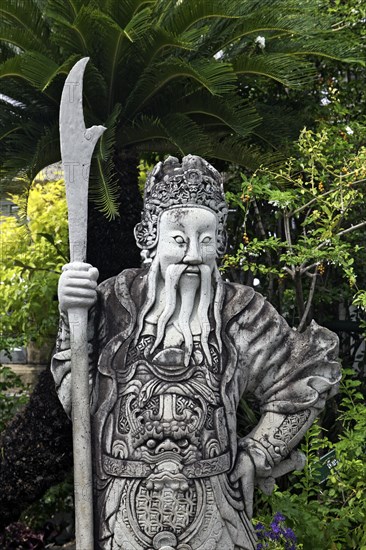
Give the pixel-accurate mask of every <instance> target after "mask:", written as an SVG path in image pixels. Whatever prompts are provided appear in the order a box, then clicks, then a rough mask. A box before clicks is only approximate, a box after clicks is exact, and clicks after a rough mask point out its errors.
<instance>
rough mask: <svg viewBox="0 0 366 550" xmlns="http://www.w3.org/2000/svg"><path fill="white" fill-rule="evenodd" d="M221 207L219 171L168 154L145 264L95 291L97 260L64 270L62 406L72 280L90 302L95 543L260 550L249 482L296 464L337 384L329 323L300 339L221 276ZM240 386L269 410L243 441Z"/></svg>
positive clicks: (149, 197) (152, 204)
mask: <svg viewBox="0 0 366 550" xmlns="http://www.w3.org/2000/svg"><path fill="white" fill-rule="evenodd" d="M226 213H227V208H226V204H225V201H224V195H223V187H222V181H221V177H220V175H219V174H218V172H216V170H215V169H214V168H213V167H212V166H210V165H209V164H208V163H207V162H206V161H204V160H203V159H201V158H199V157H194V156H191V155H189V156H188V157H185V158H184V159H183V160H182V164H180V163H179V162H178V160H177V159H175V158H173V157H169V158H168V159H167V160H166V161H165V163H159V164H158V165H157V167H155V169H154V171H153V172H152V174H151V176H150V177H149V179H148V182H147V186H146V192H145V201H144V212H143V215H142V221H141V224H139V225H138V226H137V228H136V239H137V242H138V244H139V246H140V247H141V249H142V257H143V258H144V260H145V265H144V267H143V268H141V269H128V270H125V271H123V272H122V273H121V274H120V275H118V276H117V277H113V278H111V279H108V280H107V281H105V282H103V283H102V284H100V285H99V286H98V287H97V289H96V291H95V299H94V298H93V296H94V295H93V292H94V291H93V288H94V285H93V284H92V283H91V281H92V280H94V279H95V273H94V272H92V270H91V269H89V270H88V269H86V268H85V267H84V269H80V271H78V269H79V268H78V265H73V264H69V266H68V267H67V269H65V271H64V273H63V276H62V277H61V281H60V308H61V322H60V332H59V337H58V342H57V350H56V353H55V355H54V357H53V361H52V372H53V375H54V379H55V383H56V387H57V391H58V395H59V398H60V400H61V402H62V404H63V406H64V408H65V410H66V411H67V412H68V413H69V414H70V411H71V407H72V404H71V397H70V395H71V393H70V384H71V376H70V344H69V340H70V335H69V324H68V319H67V307H66V306H65V304H66V303H67V299H68V298H67V296H69V295H70V292H71V294H72V292H74V294H73V295H75V292H76V291H75V288H78V290H77V292H76V294H77V296H78V297H79V298H78V300H79V302H78V307H85V308H90V310H89V321H88V338H89V344H88V352H89V379H90V407H91V422H92V438H93V470H94V473H93V476H94V495H95V498H94V513H95V523H96V527H95V543H94V547H95V548H98V549H100V550H107V549H108V550H117V549H118V550H143V549H144V550H152V549H155V550H159V549H160V550H170V549H173V548H176V549H177V550H213V549H216V548H217V549H221V548H225V549H226V550H234V549H245V550H252V549H254V548H256V536H255V533H254V529H253V527H252V524H251V521H250V519H251V515H252V501H253V491H254V487H255V485H258V486H259V488H261V489H262V490H263V491H264V492H266V493H267V494H268V493H270V492H271V490H272V489H273V485H274V479H275V478H276V477H278V476H280V475H283V474H285V473H287V472H288V471H291V470H293V469H295V468H301V467H303V459H302V456H301V454H300V453H299V452H298V451H294V450H293V449H294V448H295V447H296V445H297V444H298V443H299V441H300V439H301V438H302V436H303V435H304V433H305V432H306V430H307V429H308V428H309V426H310V425H311V424H312V422H313V421H314V419H315V418H316V416H317V415H318V413H319V411H320V410H321V409H322V408H323V407H324V404H325V401H326V399H328V398H329V397H330V396H332V395H334V394H335V393H336V391H337V388H338V382H339V380H340V365H339V363H338V341H337V337H336V336H335V335H334V334H333V333H332V332H330V331H329V330H327V329H325V328H322V327H320V326H318V325H317V324H316V323H315V322H312V323H311V325H310V326H309V327H308V328H307V330H306V331H305V332H303V333H298V332H296V331H294V330H293V329H291V328H290V327H289V326H288V324H287V323H286V321H285V320H284V319H283V318H282V317H281V316H280V315H279V314H278V313H277V312H276V310H275V309H274V308H273V307H272V306H271V305H270V304H269V303H268V302H267V301H266V300H265V299H264V298H263V296H261V295H260V294H258V293H256V292H255V291H254V290H253V289H252V288H250V287H245V286H241V285H237V284H233V283H228V282H224V281H223V280H222V279H221V277H220V274H219V272H218V268H217V264H216V261H217V258H218V257H219V255H220V254H222V253H223V252H224V249H225V242H226V234H225V220H226ZM89 272H90V273H91V274H90V276H89V275H88V274H89ZM75 273H77V275H75ZM78 273H79V275H78ZM88 277H89V279H88ZM80 278H82V280H83V281H89V282H85V283H82V284H81V283H80ZM75 281H76V282H75ZM88 285H89V286H88ZM86 287H88V293H87V297H86V298H85V300H84V298H83V292H84V293H85V288H86ZM70 289H71V290H70ZM83 289H84V290H83ZM83 300H84V301H83ZM92 302H95V303H94V305H92V306H91V303H92ZM90 306H91V307H90ZM247 394H251V395H252V396H254V398H255V399H256V401H257V402H258V406H259V407H260V411H261V414H262V416H261V419H260V421H259V423H258V425H257V426H256V427H255V428H254V429H253V430H252V431H251V432H250V433H248V434H246V435H245V437H243V438H240V439H239V438H238V436H237V432H236V410H237V407H238V404H239V400H240V398H241V397H242V396H243V395H244V396H245V395H247Z"/></svg>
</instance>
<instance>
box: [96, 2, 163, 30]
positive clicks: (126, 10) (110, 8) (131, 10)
mask: <svg viewBox="0 0 366 550" xmlns="http://www.w3.org/2000/svg"><path fill="white" fill-rule="evenodd" d="M155 2H156V0H123V2H121V0H98V5H99V8H100V10H102V11H103V12H105V13H107V14H108V15H110V16H111V17H112V18H113V19H114V21H115V22H116V23H117V24H118V25H119V26H120V27H121V28H124V27H126V26H127V25H128V24H129V22H130V21H131V20H132V19H134V17H135V16H136V15H137V14H138V13H139V11H141V8H143V7H144V6H145V7H149V6H150V5H154V4H155Z"/></svg>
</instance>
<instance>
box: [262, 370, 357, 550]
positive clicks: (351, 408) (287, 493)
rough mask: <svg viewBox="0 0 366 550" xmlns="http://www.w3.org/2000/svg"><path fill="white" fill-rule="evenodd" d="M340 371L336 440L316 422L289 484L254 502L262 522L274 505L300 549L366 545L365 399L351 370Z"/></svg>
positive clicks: (330, 549)
mask: <svg viewBox="0 0 366 550" xmlns="http://www.w3.org/2000/svg"><path fill="white" fill-rule="evenodd" d="M344 374H345V378H344V380H343V382H342V387H341V396H342V401H341V405H340V414H339V417H338V422H341V423H342V426H343V430H342V433H341V434H340V435H339V438H338V441H337V442H335V443H332V442H331V441H330V439H329V437H328V435H327V434H326V433H325V431H324V429H322V428H321V427H320V425H319V423H315V424H314V425H313V426H312V428H311V429H310V430H309V431H308V433H307V434H306V436H305V440H304V443H303V445H302V447H301V450H302V452H304V453H305V455H306V458H307V463H306V466H305V468H304V470H303V471H302V472H294V473H293V474H292V476H291V486H290V488H289V489H287V490H284V491H281V492H280V491H279V490H275V492H274V494H273V495H272V496H271V497H264V496H263V497H260V500H259V502H258V508H260V509H261V514H263V505H264V509H265V511H266V512H267V514H264V515H263V516H259V517H257V519H261V518H262V517H263V519H264V521H266V520H268V514H269V513H270V510H271V511H272V513H273V512H275V511H277V510H279V511H280V512H281V513H282V514H284V516H286V517H287V518H288V520H289V523H290V525H291V527H292V528H293V529H294V532H295V533H296V535H297V538H298V541H299V542H300V543H302V544H303V547H304V550H345V549H347V550H351V549H354V550H366V530H365V525H366V500H365V494H366V463H365V458H364V457H365V450H366V404H365V401H364V398H363V394H362V393H361V392H360V385H361V383H360V381H359V380H357V379H356V378H355V375H354V372H353V371H352V370H350V369H348V370H346V371H345V373H344ZM331 450H334V459H330V460H329V461H328V465H326V464H325V465H326V467H325V468H324V460H322V459H321V457H324V455H326V454H327V453H328V452H329V451H331ZM328 456H329V455H328ZM324 470H325V472H326V473H325V474H324ZM327 473H328V475H327Z"/></svg>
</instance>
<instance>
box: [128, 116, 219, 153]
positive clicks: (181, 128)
mask: <svg viewBox="0 0 366 550" xmlns="http://www.w3.org/2000/svg"><path fill="white" fill-rule="evenodd" d="M118 141H119V143H121V144H122V146H123V147H131V146H133V147H134V148H138V149H139V150H140V151H152V150H154V146H155V145H156V144H157V143H165V144H169V146H168V150H170V151H171V150H172V149H174V151H175V152H177V153H179V154H183V155H185V154H187V153H189V152H190V151H192V150H193V149H194V150H195V151H196V153H197V154H199V153H198V151H200V154H202V155H205V154H206V153H208V152H209V151H210V150H211V145H210V139H209V137H208V136H207V134H206V133H205V132H204V131H203V130H202V128H201V127H200V126H199V125H198V124H197V123H195V122H194V121H192V120H191V119H190V118H189V117H188V116H186V115H184V114H182V113H175V114H168V115H166V116H164V117H162V118H158V117H153V116H149V115H141V116H139V117H137V118H136V120H135V121H134V123H133V124H132V125H129V126H127V125H123V126H122V128H121V132H120V134H119V139H118Z"/></svg>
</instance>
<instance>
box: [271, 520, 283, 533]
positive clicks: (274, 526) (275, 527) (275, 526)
mask: <svg viewBox="0 0 366 550" xmlns="http://www.w3.org/2000/svg"><path fill="white" fill-rule="evenodd" d="M270 528H271V529H272V532H273V533H280V532H281V528H280V527H279V526H278V523H275V522H274V521H273V522H272V523H271V525H270Z"/></svg>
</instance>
